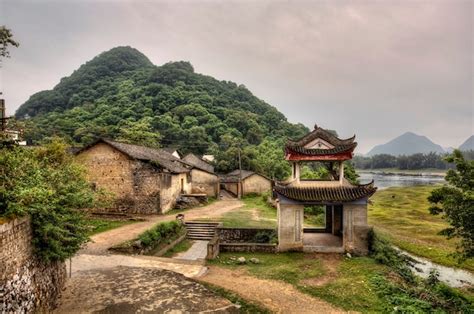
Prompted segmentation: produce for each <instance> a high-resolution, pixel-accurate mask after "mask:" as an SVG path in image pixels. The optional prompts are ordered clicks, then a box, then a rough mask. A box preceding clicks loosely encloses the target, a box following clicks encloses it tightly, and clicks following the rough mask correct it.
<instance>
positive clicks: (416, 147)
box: [367, 132, 444, 156]
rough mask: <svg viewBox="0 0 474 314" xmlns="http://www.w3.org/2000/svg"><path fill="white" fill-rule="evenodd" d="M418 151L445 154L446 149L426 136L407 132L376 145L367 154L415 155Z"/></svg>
mask: <svg viewBox="0 0 474 314" xmlns="http://www.w3.org/2000/svg"><path fill="white" fill-rule="evenodd" d="M417 153H422V154H428V153H438V154H443V153H444V149H443V147H441V146H440V145H438V144H435V143H433V142H432V141H431V140H430V139H429V138H427V137H426V136H421V135H417V134H415V133H412V132H406V133H404V134H402V135H400V136H399V137H397V138H395V139H393V140H391V141H390V142H388V143H386V144H382V145H377V146H375V147H374V148H372V149H371V150H370V151H369V152H368V153H367V155H368V156H373V155H378V154H388V155H393V156H399V155H413V154H417Z"/></svg>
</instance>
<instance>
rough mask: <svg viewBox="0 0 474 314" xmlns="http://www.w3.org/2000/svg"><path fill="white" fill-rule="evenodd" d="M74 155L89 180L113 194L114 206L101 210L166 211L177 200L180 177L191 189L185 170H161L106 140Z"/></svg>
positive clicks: (129, 211)
mask: <svg viewBox="0 0 474 314" xmlns="http://www.w3.org/2000/svg"><path fill="white" fill-rule="evenodd" d="M76 158H77V161H78V162H79V163H81V164H83V165H84V166H85V167H86V171H87V172H86V174H87V179H88V180H89V181H90V182H91V184H93V185H94V186H96V187H97V188H103V189H104V190H106V191H108V192H111V193H113V194H114V196H115V199H116V202H115V206H112V207H110V208H104V209H102V210H103V211H107V212H127V213H133V214H158V213H165V212H167V211H168V210H170V209H172V208H173V206H174V205H175V203H176V200H177V198H178V196H179V194H180V192H181V179H183V189H184V191H185V192H186V193H189V192H190V191H191V185H190V182H188V178H187V175H186V174H169V173H163V172H161V171H160V170H159V169H157V168H156V167H154V166H152V165H151V164H149V163H146V162H142V161H138V160H133V159H131V158H129V157H128V156H126V155H125V154H123V153H122V152H120V151H118V150H116V149H115V148H113V147H111V146H110V145H107V144H106V143H98V144H97V145H94V146H92V147H91V148H89V149H87V150H85V151H83V152H81V153H80V154H78V155H77V157H76Z"/></svg>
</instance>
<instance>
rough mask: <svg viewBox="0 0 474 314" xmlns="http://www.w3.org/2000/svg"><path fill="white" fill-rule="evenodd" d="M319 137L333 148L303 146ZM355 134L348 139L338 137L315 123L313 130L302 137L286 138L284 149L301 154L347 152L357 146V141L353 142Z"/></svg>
mask: <svg viewBox="0 0 474 314" xmlns="http://www.w3.org/2000/svg"><path fill="white" fill-rule="evenodd" d="M317 138H320V139H322V140H324V141H326V142H328V143H329V144H331V145H332V146H334V148H330V149H312V148H305V146H306V145H307V144H309V143H310V142H311V141H313V140H315V139H317ZM354 139H355V135H354V136H353V137H351V138H348V139H340V138H338V137H337V136H335V135H334V134H333V133H332V132H331V131H328V130H325V129H323V128H320V127H318V126H317V125H315V126H314V130H313V131H312V132H310V133H308V134H306V135H305V136H303V137H302V138H300V139H298V140H288V142H287V144H286V147H285V148H286V151H287V152H288V150H292V151H293V152H295V153H300V154H303V155H334V154H339V153H343V152H348V151H352V150H354V148H355V147H356V146H357V143H356V142H354Z"/></svg>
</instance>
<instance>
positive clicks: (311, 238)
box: [277, 195, 371, 255]
mask: <svg viewBox="0 0 474 314" xmlns="http://www.w3.org/2000/svg"><path fill="white" fill-rule="evenodd" d="M304 206H305V203H302V202H297V201H293V200H289V199H286V198H285V197H283V196H281V195H280V196H279V199H278V201H277V212H278V251H279V252H287V251H300V252H301V251H303V252H324V253H345V252H348V253H351V254H356V255H367V254H368V233H369V231H370V229H371V227H370V226H368V225H367V199H363V200H359V201H355V202H350V203H349V202H348V203H342V204H338V205H337V206H339V208H340V211H339V214H336V213H337V211H336V210H335V209H336V208H337V207H336V206H329V207H327V209H326V211H328V210H330V209H331V218H330V220H329V221H330V224H329V225H328V226H326V232H304V228H303V221H304ZM327 222H328V220H327Z"/></svg>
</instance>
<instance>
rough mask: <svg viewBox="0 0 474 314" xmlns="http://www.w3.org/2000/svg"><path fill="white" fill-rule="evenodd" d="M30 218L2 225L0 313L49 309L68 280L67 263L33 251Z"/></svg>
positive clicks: (52, 306)
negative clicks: (48, 259)
mask: <svg viewBox="0 0 474 314" xmlns="http://www.w3.org/2000/svg"><path fill="white" fill-rule="evenodd" d="M31 238H32V233H31V225H30V220H29V219H28V218H21V219H15V220H12V221H9V222H7V223H4V224H1V225H0V313H10V312H11V313H32V312H46V311H48V310H51V309H53V308H54V307H55V306H56V301H57V299H58V298H59V296H60V293H61V290H62V289H63V287H64V284H65V282H66V277H67V276H66V266H65V264H64V263H60V262H54V263H49V264H46V263H44V262H42V261H40V260H39V259H37V258H36V257H35V256H34V254H33V247H32V245H31Z"/></svg>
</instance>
